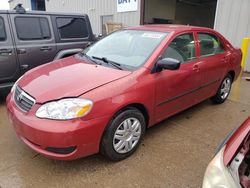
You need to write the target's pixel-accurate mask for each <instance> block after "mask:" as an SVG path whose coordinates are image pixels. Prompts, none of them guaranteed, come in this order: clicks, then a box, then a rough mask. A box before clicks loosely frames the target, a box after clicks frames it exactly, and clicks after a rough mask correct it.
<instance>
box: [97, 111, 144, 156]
mask: <svg viewBox="0 0 250 188" xmlns="http://www.w3.org/2000/svg"><path fill="white" fill-rule="evenodd" d="M129 118H131V119H136V120H138V121H139V122H140V127H141V129H140V136H138V137H139V140H138V141H137V142H136V143H135V142H134V143H135V145H134V146H133V147H132V149H131V150H130V151H128V152H127V153H119V152H117V151H116V150H115V148H114V147H115V146H114V139H115V138H114V136H115V133H116V131H117V130H118V128H120V127H121V125H122V123H123V122H125V120H128V119H129ZM145 130H146V122H145V118H144V116H143V114H142V113H141V112H140V111H139V110H137V109H136V108H128V109H126V110H124V111H122V112H121V113H119V114H118V115H116V116H115V117H114V118H113V119H112V120H111V122H110V123H109V125H108V127H107V129H106V131H105V132H104V135H103V137H102V140H101V144H100V153H101V154H102V155H104V156H105V157H106V158H108V159H109V160H112V161H120V160H123V159H126V158H127V157H129V156H130V155H132V154H133V153H134V152H135V150H136V149H137V148H138V146H139V145H140V143H141V140H142V138H143V136H144V134H145ZM132 137H133V136H132Z"/></svg>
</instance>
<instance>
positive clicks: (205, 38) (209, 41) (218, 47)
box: [198, 33, 224, 56]
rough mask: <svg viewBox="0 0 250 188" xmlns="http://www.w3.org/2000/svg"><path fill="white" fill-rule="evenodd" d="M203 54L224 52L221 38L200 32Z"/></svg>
mask: <svg viewBox="0 0 250 188" xmlns="http://www.w3.org/2000/svg"><path fill="white" fill-rule="evenodd" d="M198 38H199V43H200V48H201V56H210V55H216V54H219V53H223V52H224V47H223V45H222V43H221V42H220V41H219V39H218V38H217V37H216V36H214V35H212V34H208V33H198Z"/></svg>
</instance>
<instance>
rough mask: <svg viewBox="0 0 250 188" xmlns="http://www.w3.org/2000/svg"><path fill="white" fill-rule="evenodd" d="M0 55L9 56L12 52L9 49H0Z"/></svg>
mask: <svg viewBox="0 0 250 188" xmlns="http://www.w3.org/2000/svg"><path fill="white" fill-rule="evenodd" d="M0 54H1V55H11V54H12V50H11V49H0Z"/></svg>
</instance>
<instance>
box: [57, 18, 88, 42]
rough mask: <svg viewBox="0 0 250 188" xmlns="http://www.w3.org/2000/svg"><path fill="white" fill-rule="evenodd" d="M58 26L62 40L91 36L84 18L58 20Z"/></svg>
mask: <svg viewBox="0 0 250 188" xmlns="http://www.w3.org/2000/svg"><path fill="white" fill-rule="evenodd" d="M56 24H57V28H58V32H59V35H60V38H61V39H82V38H86V37H88V36H89V33H88V27H87V23H86V20H85V19H83V18H57V19H56Z"/></svg>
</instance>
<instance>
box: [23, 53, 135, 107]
mask: <svg viewBox="0 0 250 188" xmlns="http://www.w3.org/2000/svg"><path fill="white" fill-rule="evenodd" d="M130 73H131V72H129V71H124V70H118V69H113V68H110V67H104V66H100V65H96V64H93V63H90V62H88V60H82V59H79V58H77V56H72V57H69V58H65V59H61V60H57V61H54V62H51V63H48V64H45V65H42V66H40V67H37V68H35V69H32V70H30V71H29V72H27V73H26V74H25V75H24V76H23V78H22V79H21V80H20V81H19V82H18V85H19V86H20V87H21V88H22V89H23V90H24V91H25V92H27V93H28V94H29V95H31V96H32V97H34V98H35V99H36V102H37V103H44V102H47V101H51V100H56V99H61V98H65V97H78V96H80V95H82V94H84V93H86V92H88V91H90V90H93V89H95V88H97V87H100V86H102V85H105V84H107V83H110V82H112V81H115V80H117V79H120V78H122V77H125V76H127V75H129V74H130Z"/></svg>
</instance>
